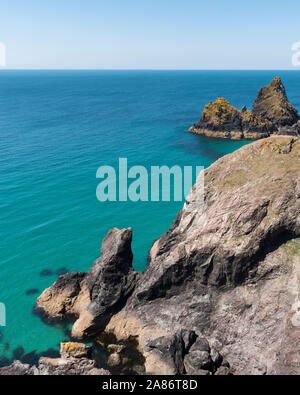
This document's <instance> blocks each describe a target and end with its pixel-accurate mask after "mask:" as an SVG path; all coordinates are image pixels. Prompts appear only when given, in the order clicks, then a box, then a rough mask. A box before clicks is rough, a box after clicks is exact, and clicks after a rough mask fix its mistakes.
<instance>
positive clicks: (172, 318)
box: [106, 137, 300, 374]
mask: <svg viewBox="0 0 300 395" xmlns="http://www.w3.org/2000/svg"><path fill="white" fill-rule="evenodd" d="M204 175H205V191H204V207H201V206H199V195H198V194H199V189H198V188H197V185H196V186H195V187H194V188H193V190H192V192H191V194H190V195H189V197H188V198H187V201H186V204H185V206H184V208H183V210H182V211H181V212H180V213H179V214H178V215H177V218H176V219H175V221H174V223H173V225H172V227H171V228H170V230H169V232H167V233H166V234H164V235H163V236H162V237H161V238H160V239H159V240H158V241H157V242H156V243H155V244H154V246H153V248H152V251H151V252H150V254H149V255H150V257H151V260H150V263H149V267H148V269H147V271H146V272H145V274H144V276H143V277H141V279H140V281H139V283H138V285H137V287H136V289H135V291H134V294H133V295H132V297H131V298H130V299H129V300H128V302H127V305H126V306H125V308H124V309H123V310H122V311H121V312H120V313H118V314H117V315H115V316H113V317H112V319H111V320H110V322H109V324H108V325H107V327H106V331H107V332H112V333H114V334H115V336H116V337H117V339H118V340H121V339H126V338H128V337H130V336H131V337H132V336H136V338H137V339H138V341H139V345H140V349H141V351H142V352H143V353H144V355H145V358H146V362H145V366H146V371H147V372H149V373H158V372H159V371H158V370H157V369H156V367H159V369H160V370H162V369H164V371H165V372H168V373H171V372H173V371H174V366H173V364H170V362H168V361H166V360H165V359H163V360H162V358H161V357H159V356H158V355H157V354H155V355H154V354H153V352H152V353H149V348H148V346H147V345H148V344H149V342H151V340H153V339H156V338H158V337H161V336H172V335H174V334H175V333H177V332H178V331H180V330H182V329H185V330H188V331H195V332H196V333H197V334H198V335H199V336H201V337H205V338H206V339H207V340H208V342H209V344H210V346H211V347H212V348H214V349H216V350H218V352H220V353H221V354H222V355H223V356H224V357H225V358H226V359H227V360H228V361H229V363H230V365H231V369H232V371H233V372H234V373H235V374H265V373H267V374H279V373H280V374H296V373H297V374H299V373H300V342H299V339H300V313H299V311H300V310H299V307H300V283H299V278H300V198H299V196H300V194H299V188H300V141H299V140H298V139H293V138H291V137H271V138H269V139H265V140H259V141H257V142H255V143H253V144H251V145H248V146H245V147H243V148H242V149H240V150H238V151H236V152H234V153H233V154H231V155H227V156H225V157H223V158H221V159H219V160H218V161H217V162H215V163H214V164H213V165H212V166H211V167H210V168H208V169H206V170H205V174H204ZM200 200H201V199H200ZM192 360H193V359H192ZM186 366H189V365H188V362H187V365H186Z"/></svg>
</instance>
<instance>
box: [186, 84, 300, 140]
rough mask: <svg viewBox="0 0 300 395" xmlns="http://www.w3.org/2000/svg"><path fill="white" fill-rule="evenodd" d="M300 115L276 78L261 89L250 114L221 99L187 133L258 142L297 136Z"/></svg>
mask: <svg viewBox="0 0 300 395" xmlns="http://www.w3.org/2000/svg"><path fill="white" fill-rule="evenodd" d="M298 121H299V115H298V113H297V110H296V109H295V108H294V107H293V105H292V104H291V103H290V102H289V101H288V98H287V94H286V91H285V88H284V86H283V84H282V81H281V79H280V78H279V77H275V78H274V80H273V81H272V82H271V83H270V84H269V85H267V86H265V87H264V88H262V89H260V91H259V92H258V95H257V98H256V100H255V102H254V104H253V110H252V111H249V110H247V108H246V107H243V108H242V110H241V111H239V110H238V109H236V108H235V107H233V106H232V105H230V103H229V102H228V101H227V100H225V99H224V98H218V99H217V100H216V101H215V102H214V103H212V102H211V103H209V104H207V105H206V106H205V108H204V110H203V113H202V115H201V118H200V121H199V122H198V123H196V124H195V125H194V126H192V127H191V128H190V129H189V130H190V132H192V133H196V134H200V135H205V136H209V137H219V138H231V139H235V140H237V139H243V138H245V139H259V138H264V137H268V136H270V135H271V134H281V135H283V134H287V135H293V136H297V135H298V132H299V124H297V122H298Z"/></svg>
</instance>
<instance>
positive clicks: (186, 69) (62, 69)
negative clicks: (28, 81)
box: [0, 67, 300, 72]
mask: <svg viewBox="0 0 300 395" xmlns="http://www.w3.org/2000/svg"><path fill="white" fill-rule="evenodd" d="M1 71H300V68H290V69H234V68H233V69H188V68H182V69H181V68H178V69H167V68H166V69H164V68H162V69H159V68H154V69H151V68H149V69H146V68H140V69H138V68H137V69H135V68H112V69H109V68H103V69H102V68H24V69H22V68H7V67H2V68H0V72H1Z"/></svg>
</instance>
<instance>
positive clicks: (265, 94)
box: [252, 77, 299, 126]
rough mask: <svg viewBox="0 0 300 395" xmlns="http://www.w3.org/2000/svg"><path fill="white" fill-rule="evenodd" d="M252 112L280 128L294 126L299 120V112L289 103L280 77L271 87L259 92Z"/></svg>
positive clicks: (274, 80) (268, 86)
mask: <svg viewBox="0 0 300 395" xmlns="http://www.w3.org/2000/svg"><path fill="white" fill-rule="evenodd" d="M252 111H253V114H254V115H256V116H261V117H263V118H266V119H268V120H269V121H271V122H272V123H273V124H275V125H279V126H292V125H294V124H296V123H297V122H298V120H299V115H298V112H297V110H296V108H295V107H294V106H293V105H292V104H291V103H290V102H289V100H288V97H287V94H286V90H285V87H284V86H283V83H282V81H281V79H280V78H279V77H275V78H274V79H273V81H272V82H271V83H270V84H269V85H267V86H265V87H264V88H261V89H260V90H259V92H258V95H257V98H256V99H255V102H254V103H253V108H252Z"/></svg>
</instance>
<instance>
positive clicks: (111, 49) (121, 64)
mask: <svg viewBox="0 0 300 395" xmlns="http://www.w3.org/2000/svg"><path fill="white" fill-rule="evenodd" d="M0 18H1V19H0V42H2V43H4V44H5V45H6V51H7V67H8V68H21V69H28V68H29V69H32V68H34V69H35V68H43V69H44V68H46V69H47V68H49V69H51V68H58V69H60V68H64V69H65V68H67V69H82V68H83V69H290V68H293V66H292V62H291V58H292V50H291V47H292V44H293V43H294V42H300V28H299V26H300V1H299V0H251V1H245V0H244V1H242V0H210V1H204V0H1V2H0Z"/></svg>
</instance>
